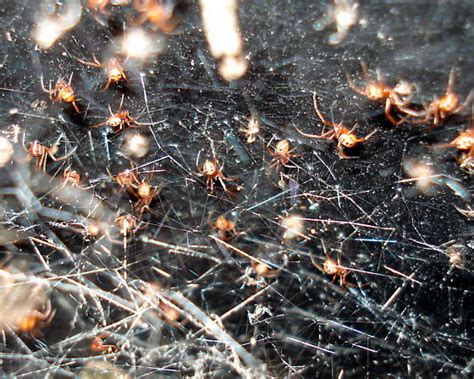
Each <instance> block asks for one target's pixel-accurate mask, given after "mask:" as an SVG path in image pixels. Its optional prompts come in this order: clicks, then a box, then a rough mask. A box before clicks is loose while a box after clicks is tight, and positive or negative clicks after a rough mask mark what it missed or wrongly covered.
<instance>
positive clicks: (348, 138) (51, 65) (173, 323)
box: [0, 0, 474, 378]
mask: <svg viewBox="0 0 474 379" xmlns="http://www.w3.org/2000/svg"><path fill="white" fill-rule="evenodd" d="M70 1H73V0H70ZM217 1H219V2H220V1H222V2H221V3H219V4H220V5H219V6H222V4H224V5H226V4H227V3H232V1H229V2H228V1H227V0H217ZM202 2H204V1H202ZM65 3H66V4H67V3H68V1H67V0H66V1H65ZM207 3H208V4H207V5H208V6H209V3H212V1H208V2H207ZM337 3H339V2H336V4H337ZM85 5H86V6H87V8H86V7H84V17H85V19H83V20H82V21H81V23H79V24H78V25H77V29H76V31H77V32H74V30H73V31H71V34H65V35H64V36H63V37H62V39H61V44H56V45H55V46H54V47H53V48H52V49H51V50H50V51H48V52H44V51H40V52H39V53H37V52H34V53H32V56H33V58H34V59H33V61H34V62H35V67H41V70H42V74H43V73H45V75H44V76H45V77H48V78H51V79H54V80H56V84H55V85H54V87H52V88H51V87H48V88H47V87H46V86H45V84H44V83H43V75H41V78H40V79H39V80H38V79H37V78H35V80H36V81H37V83H36V82H34V81H32V82H33V86H34V85H36V84H37V86H38V90H40V86H41V87H42V88H41V92H38V93H35V94H34V96H35V98H34V99H31V100H32V102H31V103H27V101H25V100H21V101H23V102H19V104H21V106H18V108H12V109H11V110H10V117H11V118H12V120H13V121H12V122H14V124H12V128H11V129H9V130H8V131H7V135H8V140H7V142H8V143H10V141H11V143H14V146H15V149H16V147H18V149H16V150H15V151H13V150H14V149H12V148H8V146H5V147H2V149H3V150H2V152H3V151H5V153H8V154H9V157H10V158H8V159H6V160H5V162H9V163H8V167H7V168H8V170H9V172H10V173H9V174H8V175H6V176H7V177H8V179H7V181H6V182H7V184H5V185H4V186H2V191H4V193H2V196H5V197H6V198H7V200H6V205H5V207H4V208H3V209H2V210H3V212H4V217H3V218H2V224H1V225H0V237H1V238H2V239H1V242H2V243H3V244H5V246H6V248H5V252H4V253H2V255H1V258H2V261H1V270H0V274H1V275H0V279H1V280H2V282H1V283H0V284H1V286H2V288H6V289H7V290H5V291H4V290H0V298H1V299H2V300H3V299H6V300H4V301H3V303H4V304H7V305H8V306H6V309H7V310H8V313H11V315H9V316H11V317H10V319H8V320H6V321H4V320H3V317H4V316H0V328H1V329H2V331H3V332H4V333H5V341H6V342H5V343H4V344H3V345H2V347H1V349H2V350H1V352H0V353H1V354H2V355H1V357H2V359H5V360H6V361H8V364H7V366H6V369H5V370H6V372H8V373H12V372H13V373H16V374H25V375H28V374H31V373H43V372H48V373H50V374H54V375H59V376H61V375H64V376H70V375H75V374H76V373H78V372H80V375H81V377H95V376H97V375H99V374H102V375H104V373H106V374H107V375H112V376H116V377H126V376H127V375H129V376H147V375H152V376H153V375H161V374H163V375H176V376H178V375H179V376H188V375H189V376H192V375H195V376H209V377H211V376H212V377H214V376H215V377H224V376H229V375H232V376H241V377H259V378H260V377H273V376H275V377H279V376H293V375H294V376H303V377H304V376H306V377H317V376H318V375H319V376H325V375H333V376H334V375H337V376H338V377H341V378H342V377H345V374H347V375H353V376H357V375H366V376H370V375H372V374H373V375H375V376H377V375H378V374H381V373H382V371H383V373H385V372H389V371H390V369H391V367H392V366H397V368H395V369H393V370H394V372H395V373H405V374H406V373H407V372H410V373H411V372H412V370H415V371H416V370H419V372H420V373H421V375H423V374H425V375H431V374H433V373H435V372H439V373H441V374H447V373H453V372H460V371H462V370H463V368H464V367H465V366H466V365H469V362H467V361H466V358H465V352H466V351H469V349H471V348H472V342H470V341H469V337H470V335H471V334H472V333H471V332H470V331H469V327H468V325H467V324H468V321H466V319H467V317H468V315H469V309H468V307H469V305H468V304H469V303H470V301H471V300H472V295H473V292H472V291H471V290H470V289H469V288H468V287H467V286H466V282H467V280H469V279H471V278H472V274H473V270H472V267H471V266H470V264H469V259H468V257H469V255H470V253H469V251H468V249H467V248H466V246H467V245H468V244H469V243H470V242H469V240H468V239H469V236H468V235H467V233H466V230H465V228H464V223H465V220H466V219H467V218H472V208H471V206H470V203H469V201H470V194H469V189H466V188H465V187H464V186H468V185H469V184H468V183H469V182H468V180H469V178H466V172H467V173H468V174H470V173H472V170H473V160H474V157H473V151H474V150H473V139H474V136H473V128H472V126H471V127H470V128H469V129H467V130H465V131H461V132H459V134H458V136H457V137H455V138H454V139H452V140H451V142H448V143H440V144H433V143H431V142H430V144H429V147H428V153H427V152H426V151H425V150H422V149H423V148H424V145H422V146H421V147H420V146H418V142H419V140H416V139H415V137H414V136H413V135H412V134H409V133H411V132H412V129H415V128H406V129H405V128H402V127H400V128H390V123H391V124H393V125H402V124H409V125H422V124H423V125H424V124H427V125H430V126H441V125H442V124H447V125H451V123H450V122H451V121H452V120H454V119H455V117H453V118H451V117H450V116H452V115H457V114H458V115H463V114H464V113H466V112H464V111H466V110H467V107H468V105H469V102H470V98H471V95H469V96H468V97H467V98H466V100H465V101H464V103H461V100H460V98H459V96H458V95H457V94H456V93H455V92H454V84H453V83H454V70H452V71H451V74H450V79H449V84H448V86H447V89H446V92H445V94H443V95H442V96H440V97H437V98H436V99H435V100H433V101H431V102H429V103H426V104H418V103H417V98H416V96H417V85H415V84H413V83H409V82H405V81H400V82H399V83H398V84H396V85H395V86H393V87H392V86H389V85H388V84H385V83H384V82H383V80H382V77H381V73H380V72H379V70H377V80H376V81H374V80H372V79H370V77H369V74H368V68H367V67H366V66H365V65H363V70H364V80H365V85H364V86H363V87H361V86H359V85H358V84H356V82H354V80H353V79H352V76H348V77H347V79H348V82H349V86H350V87H351V88H352V89H353V90H354V91H356V92H357V93H359V94H361V95H363V96H366V97H367V98H369V99H370V100H373V101H378V102H382V103H384V106H385V108H384V111H383V113H384V114H385V118H386V120H385V119H384V120H383V121H381V122H378V125H377V126H376V127H375V128H374V129H373V130H372V129H370V130H369V131H368V132H367V133H365V134H363V137H358V136H357V135H356V132H355V126H354V127H346V126H345V125H344V124H343V123H342V121H341V122H334V121H332V120H331V119H329V117H328V115H329V112H326V111H325V112H324V114H323V112H321V110H320V105H319V102H318V97H321V98H324V99H325V101H326V100H328V101H329V100H330V99H329V96H325V95H322V94H323V93H324V92H325V91H327V88H328V87H329V86H328V84H327V83H328V82H326V81H324V80H322V81H321V83H313V82H311V84H309V83H308V82H306V81H305V80H303V79H301V78H300V77H298V73H293V74H292V75H294V78H292V77H291V75H289V74H288V72H287V71H285V70H287V69H288V67H287V63H285V62H286V61H285V60H282V62H279V63H282V64H281V66H279V65H276V66H274V63H271V64H270V63H269V62H273V61H272V59H273V57H271V52H268V54H269V56H268V57H269V58H268V57H267V56H266V54H267V52H262V51H259V50H258V49H259V48H258V47H255V46H254V45H252V40H253V41H256V34H255V33H256V32H255V30H254V29H253V32H252V33H251V32H249V35H248V36H246V39H245V41H246V44H247V43H248V49H249V51H251V52H252V53H249V56H248V57H245V58H244V57H243V56H239V57H238V58H239V59H238V60H239V61H240V63H242V64H241V65H240V66H239V69H241V70H243V71H245V70H246V69H247V64H248V67H249V72H248V77H247V78H244V79H243V80H242V81H238V80H237V81H235V82H233V83H230V84H229V83H226V81H227V79H226V78H225V75H224V74H223V72H225V70H223V69H222V66H221V67H220V68H219V64H218V62H219V60H221V63H222V62H223V61H227V63H228V60H229V59H230V60H232V59H233V58H236V57H235V56H233V55H232V54H230V56H229V57H230V58H229V57H225V58H223V57H221V56H219V57H216V56H211V54H208V53H207V50H206V49H207V44H206V41H205V40H204V36H202V37H201V34H203V33H202V32H201V30H200V23H199V21H197V20H196V17H197V16H196V14H197V13H198V12H193V10H194V9H197V3H196V4H194V3H192V2H187V1H181V2H177V1H172V0H135V1H129V0H89V1H86V2H85ZM350 5H351V7H350V8H348V10H347V12H349V11H350V12H349V13H351V14H350V15H352V16H351V17H349V20H346V22H345V23H342V21H344V20H341V19H340V18H341V17H342V16H338V17H336V21H337V19H339V21H340V22H337V23H336V24H337V25H336V26H337V35H335V36H333V37H332V38H330V41H329V42H330V45H331V46H329V48H330V49H337V48H340V47H341V46H342V47H343V45H342V42H343V40H346V39H349V40H350V38H351V33H350V31H354V33H356V32H357V30H358V29H359V28H358V27H354V28H353V25H355V23H356V22H357V19H358V18H359V15H360V14H363V13H360V14H359V11H360V12H363V9H360V10H359V5H358V4H357V3H356V4H352V2H351V3H350ZM181 6H182V7H183V8H180V7H181ZM247 6H248V7H250V9H254V8H253V7H257V5H254V4H248V5H247ZM243 8H244V9H245V6H244V7H243ZM219 9H220V8H219ZM181 11H182V19H181V21H182V25H181V26H180V24H179V22H178V21H179V20H180V17H178V14H179V12H181ZM208 11H209V9H208ZM334 12H335V11H334ZM334 12H333V14H332V15H331V17H332V18H331V19H334V17H333V16H337V14H336V13H334ZM211 13H212V12H211ZM250 14H252V12H250ZM350 15H349V16H350ZM346 18H347V17H346ZM264 19H265V22H269V21H267V18H264ZM250 21H252V22H253V19H250ZM250 21H249V19H248V18H247V21H246V22H244V23H243V25H244V26H242V30H243V32H244V33H243V34H245V30H246V28H250V26H251V25H252V22H250ZM306 23H307V28H308V29H311V24H310V22H309V21H308V22H306ZM83 25H86V26H83ZM328 25H329V24H328ZM272 26H273V25H272V24H267V25H266V28H268V29H269V30H271V28H272ZM81 27H84V28H88V27H90V28H91V29H92V30H93V33H96V34H94V35H101V34H100V33H103V34H104V35H103V36H102V37H101V38H98V41H97V42H96V41H87V38H85V36H83V35H81V33H80V31H81V30H83V29H81ZM257 29H258V33H265V30H264V28H261V29H260V28H257ZM68 30H69V29H68ZM208 32H209V31H208ZM270 34H271V35H275V34H278V33H275V31H274V30H271V33H270ZM117 36H118V37H117ZM156 40H159V42H158V43H157V45H159V46H160V48H159V49H155V48H156V46H155V47H152V48H150V50H147V46H142V45H141V44H142V43H144V44H145V45H147V44H148V43H151V41H155V42H156ZM111 41H112V42H111ZM131 41H132V42H131ZM96 43H97V44H96ZM119 44H121V50H120V51H118V50H114V48H115V47H116V46H114V45H119ZM332 45H339V47H335V46H332ZM163 46H167V50H166V49H165V48H164V47H163ZM142 47H143V48H144V50H146V51H147V53H146V54H145V55H144V56H141V55H140V51H141V48H142ZM148 47H149V46H148ZM277 47H278V48H279V49H281V51H280V53H282V57H283V56H285V54H284V52H285V51H286V49H287V48H288V47H287V46H286V43H285V45H281V46H277ZM162 48H163V49H162ZM246 48H247V46H246ZM271 48H273V47H269V46H266V47H265V49H271ZM275 48H276V47H275ZM325 48H328V46H322V47H321V49H325ZM314 49H316V48H314ZM318 49H319V47H318ZM110 51H113V53H110ZM149 51H152V52H150V53H148V52H149ZM334 51H335V50H334ZM329 52H331V53H332V52H333V50H329ZM334 54H336V53H334ZM322 56H325V57H327V56H328V55H327V52H325V53H324V54H322ZM86 57H87V58H86ZM151 57H154V58H151ZM227 58H229V59H227ZM267 58H268V59H267ZM270 58H271V59H270ZM247 59H248V61H247ZM282 59H283V58H282ZM58 61H59V63H58ZM308 61H311V60H310V59H308ZM44 62H47V63H48V66H47V67H48V68H47V69H46V64H44V65H43V66H41V64H42V63H44ZM262 62H263V63H262ZM353 62H354V63H355V64H358V63H357V62H358V58H354V59H353ZM259 64H260V65H261V66H262V67H265V70H264V73H263V74H262V72H260V70H261V67H259V66H258V65H259ZM64 67H67V68H68V69H65V68H64ZM269 67H271V69H270V68H269ZM274 67H276V68H274ZM71 68H73V69H74V72H72V71H71V70H69V69H71ZM97 69H102V70H103V71H104V72H103V73H102V74H100V73H99V71H98V70H97ZM226 69H228V67H227V66H226ZM47 70H51V71H52V73H50V74H49V75H47V74H46V72H47ZM275 70H276V71H278V70H282V72H285V75H288V77H280V76H278V75H277V74H275V73H274V71H275ZM239 72H241V71H239ZM290 72H291V71H290ZM73 73H74V75H73ZM104 73H105V75H103V74H104ZM339 74H343V72H342V71H341V72H339ZM219 75H220V76H219ZM311 75H313V74H311ZM334 76H336V77H337V75H334ZM231 77H232V76H231ZM58 78H59V79H58ZM64 78H68V79H64ZM223 78H224V80H222V79H223ZM293 80H294V81H293ZM297 80H301V82H297ZM296 82H297V83H299V84H298V85H295V83H296ZM24 84H25V83H23V86H24ZM341 88H342V89H341V91H345V92H344V94H345V95H350V94H351V91H350V90H348V89H347V87H346V86H341ZM315 90H317V91H318V94H316V92H314V91H315ZM279 91H283V92H279ZM311 92H313V101H312V102H311V95H310V93H311ZM275 93H277V94H278V96H275ZM48 95H49V99H48V100H47V99H46V97H47V96H48ZM28 96H29V94H28V93H25V98H26V99H27V100H29V97H28ZM289 100H291V101H292V103H291V104H286V102H287V101H289ZM17 101H19V100H18V99H17ZM53 103H57V104H53ZM363 108H364V112H361V115H362V116H363V117H367V118H369V116H368V115H369V112H368V111H367V109H369V106H366V104H364V105H363ZM314 112H316V116H317V117H315V115H314ZM338 115H339V113H338ZM381 115H382V116H383V114H382V113H381ZM363 117H361V119H359V118H358V119H359V121H360V122H361V123H364V122H365V121H366V120H362V118H363ZM317 119H319V120H320V121H321V122H322V123H323V124H324V128H323V129H322V130H321V132H319V133H314V134H310V133H307V132H303V131H302V130H303V129H304V130H308V131H309V130H311V133H313V131H314V130H316V129H318V126H317V125H316V122H317ZM338 119H339V117H338ZM341 119H342V116H341ZM36 120H38V124H39V126H41V127H44V128H43V129H41V128H36V124H35V127H30V126H29V124H28V122H29V123H31V121H36ZM387 120H388V122H385V121H387ZM379 121H380V120H379ZM461 122H462V123H463V125H464V122H465V120H464V119H462V120H461ZM13 126H14V128H13ZM18 129H19V130H20V131H19V132H18ZM407 129H408V130H407ZM440 129H442V128H437V129H426V130H428V131H430V130H440ZM295 130H296V132H297V133H296V132H295ZM58 131H59V132H58ZM376 132H378V133H377V135H376V136H377V137H376V138H372V136H374V135H375V133H376ZM456 132H457V130H456ZM402 135H403V136H405V137H406V138H402V137H401V136H402ZM301 136H303V137H308V138H316V139H321V140H330V141H333V142H334V144H335V145H336V149H335V150H336V151H334V146H333V145H331V144H326V143H314V141H311V142H310V145H305V144H303V143H301V142H305V143H306V142H308V141H307V140H304V139H303V138H302V137H301ZM416 138H418V137H416ZM423 138H424V135H423V136H422V137H421V140H422V141H423ZM53 139H54V140H53ZM14 140H16V141H14ZM26 141H29V144H28V145H25V142H26ZM393 141H396V143H393V144H392V145H391V147H390V145H389V144H390V143H392V142H393ZM414 141H416V142H414ZM2 142H3V141H2ZM365 142H367V146H365V147H364V148H363V149H358V147H359V146H360V145H361V144H363V145H366V144H365ZM444 147H449V148H455V149H457V150H458V151H459V156H458V157H457V159H458V162H459V166H460V167H461V169H463V170H465V171H460V172H456V175H458V177H460V178H461V179H458V178H457V177H455V176H454V174H453V175H452V176H451V175H446V174H443V173H442V171H440V170H441V169H440V168H439V167H442V165H440V164H439V163H438V162H435V163H433V162H431V161H428V160H426V161H423V160H422V159H418V157H419V156H421V155H422V154H419V155H415V156H414V158H411V159H410V158H406V156H405V153H406V152H407V151H408V152H411V151H413V150H414V151H415V152H419V151H422V152H423V153H424V156H430V154H429V153H431V150H434V151H437V150H435V149H436V148H444ZM412 149H413V150H412ZM417 149H418V150H417ZM440 151H442V152H443V153H444V152H445V150H440ZM407 155H409V154H407ZM340 158H354V159H340ZM32 160H34V163H35V166H36V167H33V162H32V163H31V164H28V162H29V161H32ZM0 161H3V160H0ZM5 164H7V163H5ZM0 166H3V164H2V165H0ZM453 166H454V164H453ZM438 170H439V171H438ZM403 171H404V172H403ZM405 176H408V178H406V177H405ZM411 183H414V184H415V185H414V186H412V185H411ZM446 188H448V189H449V190H448V191H444V190H445V189H446ZM420 194H421V196H420ZM424 195H432V196H424ZM2 207H3V206H2ZM426 209H431V210H432V212H435V211H436V210H438V211H439V213H438V214H441V215H442V216H443V217H445V219H446V220H447V221H446V225H443V226H442V230H440V229H436V230H435V229H430V228H429V227H427V226H426V225H427V224H429V222H430V220H431V218H433V217H434V216H432V214H433V213H429V212H427V211H426ZM19 272H28V275H24V274H19ZM43 281H44V283H43ZM46 283H47V284H46ZM40 284H41V285H40ZM430 291H435V293H436V295H437V296H438V295H439V296H440V298H439V301H440V302H442V304H438V300H437V299H435V300H434V303H431V302H430V299H432V298H433V297H432V296H430V294H431V292H430ZM10 299H14V300H13V301H10ZM33 299H34V301H33ZM424 302H426V303H427V304H426V308H423V306H422V305H421V303H424ZM434 306H436V307H438V306H439V307H442V308H443V310H441V309H439V310H438V309H437V308H435V309H434ZM15 308H17V309H15ZM445 308H446V309H449V310H448V311H447V312H444V309H445ZM433 313H436V314H439V320H440V321H439V322H440V325H439V328H440V329H439V331H437V330H436V328H435V326H434V325H433V324H431V323H430V318H429V316H428V315H429V314H433ZM466 314H467V316H466ZM458 341H462V343H458ZM459 345H460V346H459ZM450 351H453V352H454V353H453V357H452V359H451V358H448V355H449V354H448V353H449V352H450ZM25 352H26V353H25ZM28 354H30V355H32V357H33V358H34V359H30V358H31V357H28ZM426 360H429V364H426ZM23 361H28V362H30V361H31V363H28V364H27V365H26V367H24V368H21V367H19V365H18V362H23ZM378 367H381V368H380V369H379V368H378ZM157 373H158V374H157ZM229 373H230V374H229ZM383 373H382V374H383Z"/></svg>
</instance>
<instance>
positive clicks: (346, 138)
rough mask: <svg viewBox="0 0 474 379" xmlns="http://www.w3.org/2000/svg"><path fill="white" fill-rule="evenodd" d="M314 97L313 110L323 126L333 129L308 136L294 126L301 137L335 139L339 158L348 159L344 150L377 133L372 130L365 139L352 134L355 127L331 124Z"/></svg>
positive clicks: (314, 96)
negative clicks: (349, 127)
mask: <svg viewBox="0 0 474 379" xmlns="http://www.w3.org/2000/svg"><path fill="white" fill-rule="evenodd" d="M316 96H317V95H316V92H315V93H314V94H313V104H314V110H315V111H316V114H317V115H318V117H319V119H320V120H321V121H322V123H323V124H324V125H326V126H329V127H331V128H333V129H332V130H329V131H327V132H325V133H322V134H308V133H304V132H303V131H301V130H300V129H298V128H297V127H296V126H295V129H296V130H297V131H298V133H300V134H301V135H303V136H305V137H308V138H321V139H327V140H332V139H336V140H337V151H338V153H339V156H340V157H341V158H349V157H348V156H347V155H346V153H345V152H344V149H345V148H349V149H350V148H353V147H355V146H357V145H358V144H359V143H361V142H364V141H367V140H368V139H369V138H370V137H372V136H373V135H374V134H375V133H376V132H377V131H376V130H374V131H372V132H371V133H369V134H367V135H366V136H365V137H357V136H356V135H355V133H354V130H355V128H356V127H357V125H356V126H354V127H353V128H352V129H348V128H346V127H345V126H344V125H342V124H339V123H333V122H331V121H328V120H326V119H325V117H324V116H323V114H322V113H321V112H320V110H319V108H318V102H317V98H316Z"/></svg>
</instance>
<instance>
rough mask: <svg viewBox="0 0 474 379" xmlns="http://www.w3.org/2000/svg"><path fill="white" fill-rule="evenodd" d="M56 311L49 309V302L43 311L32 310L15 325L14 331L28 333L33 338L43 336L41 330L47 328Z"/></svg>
mask: <svg viewBox="0 0 474 379" xmlns="http://www.w3.org/2000/svg"><path fill="white" fill-rule="evenodd" d="M55 313H56V311H55V310H52V308H51V300H48V301H47V303H46V304H45V305H44V306H43V310H42V311H39V310H37V309H35V310H33V311H32V312H31V313H30V314H29V315H28V316H26V317H25V318H24V319H22V320H20V322H19V323H18V324H17V325H16V329H17V330H18V331H19V332H21V333H29V334H30V335H32V336H33V337H40V336H42V335H43V333H42V332H41V329H43V328H45V327H46V326H48V325H49V324H50V323H51V321H52V320H53V317H54V315H55Z"/></svg>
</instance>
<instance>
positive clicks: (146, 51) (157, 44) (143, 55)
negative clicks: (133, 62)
mask: <svg viewBox="0 0 474 379" xmlns="http://www.w3.org/2000/svg"><path fill="white" fill-rule="evenodd" d="M120 45H121V54H122V55H125V56H126V57H127V58H133V59H139V60H145V59H147V58H148V57H150V56H151V55H154V54H157V53H159V52H161V51H162V50H163V41H161V40H160V39H152V38H151V36H150V35H149V34H147V33H145V31H144V30H143V29H141V28H135V29H131V30H129V31H128V32H127V33H125V35H124V36H123V38H122V41H121V44H120Z"/></svg>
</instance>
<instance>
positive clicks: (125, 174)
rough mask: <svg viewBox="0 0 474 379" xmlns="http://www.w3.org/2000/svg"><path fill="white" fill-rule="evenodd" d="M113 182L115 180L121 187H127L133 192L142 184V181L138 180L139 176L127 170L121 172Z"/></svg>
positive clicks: (114, 177)
mask: <svg viewBox="0 0 474 379" xmlns="http://www.w3.org/2000/svg"><path fill="white" fill-rule="evenodd" d="M112 178H113V180H115V181H116V182H117V183H118V184H119V185H120V186H121V187H125V188H127V189H129V190H130V189H131V190H133V189H134V188H136V187H137V186H138V185H139V184H140V180H139V179H138V176H137V174H135V173H134V172H133V171H130V170H125V171H122V172H119V173H118V174H117V175H115V176H112Z"/></svg>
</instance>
